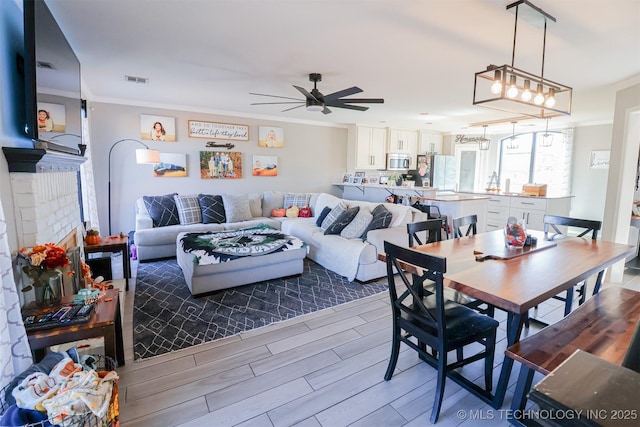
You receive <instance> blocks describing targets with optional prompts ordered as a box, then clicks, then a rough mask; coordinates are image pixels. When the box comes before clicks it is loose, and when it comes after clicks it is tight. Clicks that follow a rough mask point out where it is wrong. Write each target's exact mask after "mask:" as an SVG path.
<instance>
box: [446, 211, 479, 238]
mask: <svg viewBox="0 0 640 427" xmlns="http://www.w3.org/2000/svg"><path fill="white" fill-rule="evenodd" d="M452 225H453V238H454V239H456V238H458V237H462V236H469V235H475V234H477V233H478V215H467V216H463V217H460V218H454V219H453V221H452ZM465 226H466V227H467V230H466V231H465V232H464V233H463V232H462V229H461V227H465Z"/></svg>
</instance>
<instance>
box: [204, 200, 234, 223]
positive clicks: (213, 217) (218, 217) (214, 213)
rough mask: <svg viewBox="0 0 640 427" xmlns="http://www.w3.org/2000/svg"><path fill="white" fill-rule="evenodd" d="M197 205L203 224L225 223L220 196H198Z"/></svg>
mask: <svg viewBox="0 0 640 427" xmlns="http://www.w3.org/2000/svg"><path fill="white" fill-rule="evenodd" d="M198 203H199V204H200V209H201V210H202V223H203V224H222V223H225V222H227V218H226V216H225V212H224V203H223V202H222V196H219V195H215V196H214V195H212V194H198Z"/></svg>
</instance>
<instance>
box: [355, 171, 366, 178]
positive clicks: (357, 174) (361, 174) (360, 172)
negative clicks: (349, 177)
mask: <svg viewBox="0 0 640 427" xmlns="http://www.w3.org/2000/svg"><path fill="white" fill-rule="evenodd" d="M365 175H366V173H365V171H357V172H356V173H355V176H359V177H363V176H365Z"/></svg>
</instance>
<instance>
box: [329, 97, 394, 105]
mask: <svg viewBox="0 0 640 427" xmlns="http://www.w3.org/2000/svg"><path fill="white" fill-rule="evenodd" d="M331 102H332V103H334V102H338V103H340V102H348V103H349V104H353V103H356V104H384V99H382V98H342V99H336V100H335V101H331Z"/></svg>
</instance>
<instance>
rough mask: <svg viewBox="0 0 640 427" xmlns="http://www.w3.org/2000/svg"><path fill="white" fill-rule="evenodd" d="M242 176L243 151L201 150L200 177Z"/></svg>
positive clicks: (232, 177) (225, 177) (235, 177)
mask: <svg viewBox="0 0 640 427" xmlns="http://www.w3.org/2000/svg"><path fill="white" fill-rule="evenodd" d="M238 178H242V153H240V152H238V151H201V152H200V179H238Z"/></svg>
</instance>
